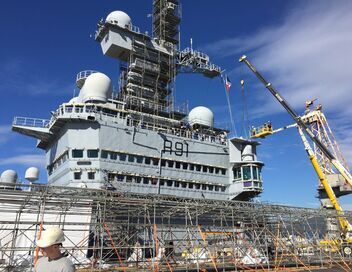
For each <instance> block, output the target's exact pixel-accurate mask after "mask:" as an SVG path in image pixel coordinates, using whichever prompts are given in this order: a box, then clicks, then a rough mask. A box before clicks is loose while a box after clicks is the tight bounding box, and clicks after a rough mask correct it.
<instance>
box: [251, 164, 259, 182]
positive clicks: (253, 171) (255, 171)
mask: <svg viewBox="0 0 352 272" xmlns="http://www.w3.org/2000/svg"><path fill="white" fill-rule="evenodd" d="M252 174H253V179H255V180H258V168H257V167H256V166H252Z"/></svg>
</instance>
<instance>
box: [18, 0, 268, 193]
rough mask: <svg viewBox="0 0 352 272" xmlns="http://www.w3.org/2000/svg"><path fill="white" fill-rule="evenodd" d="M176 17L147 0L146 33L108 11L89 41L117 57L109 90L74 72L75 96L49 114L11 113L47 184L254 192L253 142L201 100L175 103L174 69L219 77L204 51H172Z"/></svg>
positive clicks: (257, 174) (173, 10) (258, 185)
mask: <svg viewBox="0 0 352 272" xmlns="http://www.w3.org/2000/svg"><path fill="white" fill-rule="evenodd" d="M180 19H181V14H180V8H179V3H178V1H177V0H173V1H171V0H154V2H153V36H152V37H151V36H149V35H147V34H145V33H142V32H140V30H139V28H138V27H136V26H133V24H132V21H131V19H130V17H129V16H128V15H127V14H126V13H124V12H122V11H114V12H112V13H110V14H109V15H108V16H107V18H106V20H102V21H100V22H99V23H98V29H97V32H96V35H95V40H96V41H98V42H99V43H100V44H101V47H102V50H103V53H104V54H105V55H107V56H110V57H113V58H115V59H117V60H119V61H120V62H121V68H120V77H119V91H118V93H117V94H113V93H112V83H111V80H110V79H109V77H107V76H106V75H104V74H102V73H99V72H97V71H83V72H81V73H79V74H78V75H77V80H76V83H77V87H78V88H79V89H80V93H79V96H78V97H75V98H73V99H71V100H70V101H69V102H68V103H64V104H62V105H60V106H59V108H58V109H57V110H56V111H55V112H53V113H52V117H51V119H50V120H39V119H31V118H22V117H16V118H15V120H14V124H13V130H14V131H17V132H20V133H22V134H25V135H28V136H32V137H34V138H37V139H38V145H37V146H38V147H39V148H41V149H43V150H45V152H46V162H47V170H48V183H49V184H52V185H60V186H61V185H62V186H73V187H88V188H106V189H112V190H118V191H124V192H126V191H127V192H132V193H142V194H164V195H175V196H183V197H191V198H206V199H219V200H226V199H239V200H250V199H252V198H253V197H255V196H257V195H258V194H260V193H261V192H262V180H261V168H262V166H263V163H262V162H260V161H258V160H257V155H256V146H257V145H258V143H257V142H254V141H251V140H247V139H242V138H230V139H229V138H228V133H229V131H227V130H225V129H221V128H217V127H215V126H214V115H213V113H212V112H211V110H209V109H208V108H206V107H203V106H199V107H196V108H194V109H192V110H191V111H190V112H188V110H187V109H180V108H177V107H176V106H175V103H174V101H173V100H174V98H173V96H172V91H173V88H174V82H175V78H176V75H177V73H179V72H184V71H192V72H197V73H201V74H203V75H205V76H206V77H209V78H213V77H216V76H219V75H220V74H221V69H220V67H218V66H216V65H214V64H212V63H211V62H210V60H209V56H207V55H206V54H204V53H202V52H199V51H196V50H193V49H192V48H186V49H184V50H179V49H178V48H177V47H178V43H179V31H178V29H179V23H180Z"/></svg>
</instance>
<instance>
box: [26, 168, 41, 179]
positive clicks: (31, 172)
mask: <svg viewBox="0 0 352 272" xmlns="http://www.w3.org/2000/svg"><path fill="white" fill-rule="evenodd" d="M24 178H25V179H26V180H29V181H36V180H38V179H39V169H38V168H37V167H29V168H28V169H27V170H26V173H25V175H24Z"/></svg>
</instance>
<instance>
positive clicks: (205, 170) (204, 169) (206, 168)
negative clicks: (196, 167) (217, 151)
mask: <svg viewBox="0 0 352 272" xmlns="http://www.w3.org/2000/svg"><path fill="white" fill-rule="evenodd" d="M203 172H205V173H206V172H208V167H207V166H205V165H204V166H203Z"/></svg>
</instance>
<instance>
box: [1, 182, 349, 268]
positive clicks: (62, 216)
mask: <svg viewBox="0 0 352 272" xmlns="http://www.w3.org/2000/svg"><path fill="white" fill-rule="evenodd" d="M344 216H348V215H344ZM336 217H337V215H336V213H335V212H333V211H326V210H323V209H308V208H296V207H289V206H281V205H269V204H259V203H251V202H235V201H213V200H199V199H188V198H176V197H171V196H170V197H165V196H158V195H149V196H148V195H131V194H126V193H119V192H114V191H107V190H93V189H81V188H68V187H48V186H38V185H35V186H34V185H33V186H28V187H23V186H22V187H21V188H17V187H16V188H2V189H0V271H33V264H34V263H35V262H36V260H37V259H38V257H40V256H39V255H40V253H39V251H38V249H37V248H36V246H35V240H36V237H38V236H40V234H41V232H42V230H43V229H45V228H47V227H48V226H51V225H55V226H60V227H61V228H62V229H63V230H64V232H65V236H66V241H65V242H64V249H65V250H66V252H67V254H68V255H69V258H71V259H72V261H73V262H74V263H75V264H76V267H77V268H78V269H79V270H78V271H172V272H173V271H225V270H226V271H243V270H246V271H251V270H256V271H283V270H286V271H298V270H305V271H312V270H314V269H318V268H319V269H323V268H330V267H337V268H338V269H340V270H339V271H350V266H349V265H350V261H351V259H350V257H351V256H344V255H343V253H341V252H342V251H341V249H340V248H338V246H334V243H327V244H324V243H322V239H323V238H324V237H326V235H327V233H326V229H325V223H324V222H325V220H326V219H327V218H331V219H336ZM349 220H350V219H349ZM337 244H338V243H336V245H337Z"/></svg>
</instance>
